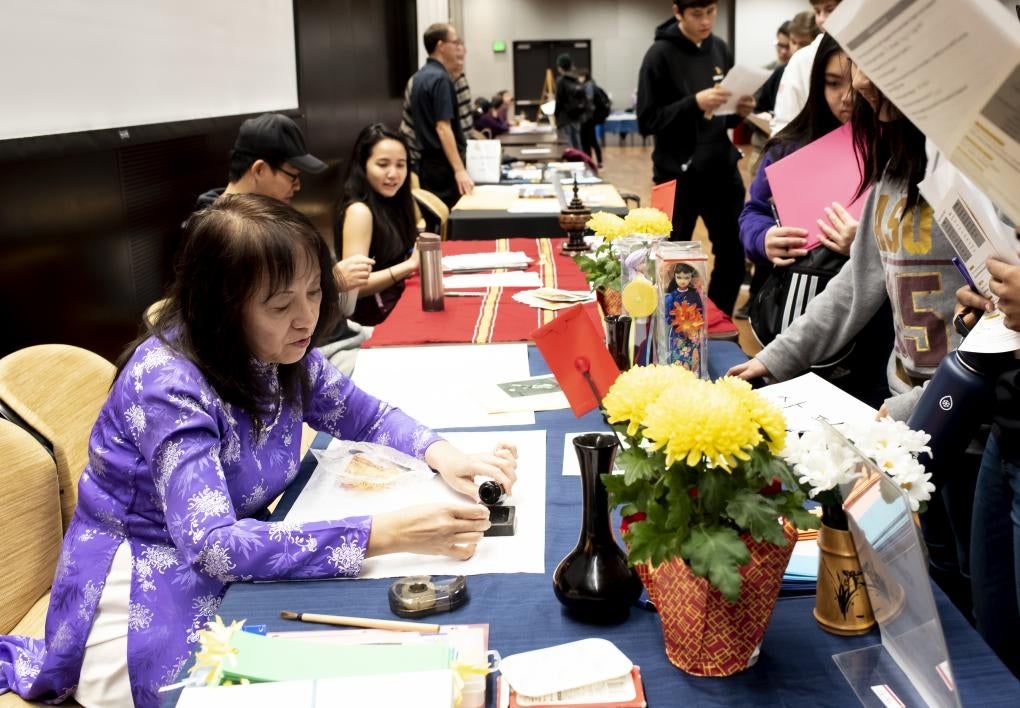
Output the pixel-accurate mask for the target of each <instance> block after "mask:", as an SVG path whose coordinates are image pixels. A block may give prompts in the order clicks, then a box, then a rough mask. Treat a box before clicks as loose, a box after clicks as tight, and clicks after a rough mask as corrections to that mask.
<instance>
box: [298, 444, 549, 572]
mask: <svg viewBox="0 0 1020 708" xmlns="http://www.w3.org/2000/svg"><path fill="white" fill-rule="evenodd" d="M443 437H444V438H446V439H447V440H449V441H450V442H451V443H453V444H454V445H456V446H457V447H458V448H459V449H460V450H463V451H464V452H481V451H484V450H491V449H493V448H495V447H496V444H497V443H500V442H509V443H513V444H514V445H516V446H517V470H518V473H517V483H516V484H515V485H514V488H513V494H512V495H511V496H510V497H508V498H507V502H506V503H507V504H512V505H514V506H515V507H516V508H517V510H516V514H517V530H516V533H515V534H514V535H513V536H493V537H486V538H483V539H482V541H481V543H479V544H478V549H477V550H476V551H475V554H474V556H472V557H471V558H470V559H468V560H466V561H459V560H456V559H453V558H447V557H445V556H425V555H419V554H416V553H391V554H388V555H384V556H376V557H373V558H368V559H366V560H365V562H364V564H363V565H362V569H361V575H360V576H359V577H362V578H392V577H398V576H404V575H478V574H481V573H544V572H545V431H544V430H508V431H484V432H480V431H474V432H452V433H443ZM451 503H453V504H463V505H466V506H467V505H470V504H471V503H472V502H471V501H470V500H469V499H467V498H466V497H463V496H461V495H459V494H457V493H456V492H454V491H453V490H452V489H450V487H448V486H447V485H446V483H445V482H444V481H443V480H442V478H440V477H439V476H438V475H436V476H435V477H433V478H432V479H428V480H424V481H421V482H417V483H409V484H405V485H397V486H395V487H393V488H392V489H384V490H354V489H344V488H341V487H339V486H338V485H337V484H336V477H335V475H331V474H329V473H328V472H326V471H325V469H324V468H323V467H322V466H321V465H320V466H318V467H316V468H315V471H314V472H312V476H311V478H309V480H308V484H307V485H305V488H304V489H303V490H301V494H300V495H299V496H298V498H297V500H296V501H295V502H294V506H293V507H292V508H291V510H290V511H289V512H288V513H287V521H296V522H308V521H322V520H330V519H342V518H345V517H348V516H365V515H371V514H377V513H380V512H385V511H396V510H398V509H402V508H404V507H408V506H416V505H420V504H451Z"/></svg>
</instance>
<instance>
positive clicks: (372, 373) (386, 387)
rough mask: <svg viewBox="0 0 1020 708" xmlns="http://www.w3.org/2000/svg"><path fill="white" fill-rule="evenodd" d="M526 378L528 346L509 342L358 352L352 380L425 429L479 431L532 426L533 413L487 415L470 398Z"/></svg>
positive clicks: (388, 348) (364, 350)
mask: <svg viewBox="0 0 1020 708" xmlns="http://www.w3.org/2000/svg"><path fill="white" fill-rule="evenodd" d="M462 277H467V276H462ZM528 376H531V370H530V367H529V366H528V345H527V344H522V343H514V344H486V345H484V346H478V345H472V344H453V345H429V346H419V347H379V348H370V349H362V350H361V351H360V352H359V353H358V365H357V366H356V367H355V369H354V376H353V377H352V378H353V379H354V383H356V384H357V385H358V386H359V387H360V388H361V389H363V390H365V391H367V392H368V393H371V394H372V395H373V396H375V397H376V398H379V399H382V400H383V401H386V402H387V403H390V404H392V405H395V406H399V407H400V408H401V410H403V411H404V412H405V413H407V414H408V415H410V416H411V417H413V418H416V419H417V420H419V421H421V422H422V423H423V424H425V425H427V426H429V427H431V428H481V427H489V426H505V425H534V423H535V416H534V414H533V413H489V412H488V411H486V410H485V408H484V407H483V406H482V405H481V404H480V403H479V402H478V400H477V399H476V397H475V395H474V390H475V389H477V388H480V387H483V386H487V385H493V384H495V383H496V382H498V381H507V380H511V379H524V378H527V377H528Z"/></svg>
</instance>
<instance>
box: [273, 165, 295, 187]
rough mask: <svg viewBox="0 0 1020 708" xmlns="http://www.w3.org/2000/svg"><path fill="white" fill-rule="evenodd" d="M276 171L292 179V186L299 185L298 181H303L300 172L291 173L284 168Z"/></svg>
mask: <svg viewBox="0 0 1020 708" xmlns="http://www.w3.org/2000/svg"><path fill="white" fill-rule="evenodd" d="M276 171H277V172H282V173H283V174H285V175H287V176H288V177H290V181H291V184H297V183H298V181H299V180H300V179H301V173H300V172H289V171H287V170H285V169H283V168H282V167H277V168H276Z"/></svg>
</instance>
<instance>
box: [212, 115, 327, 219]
mask: <svg viewBox="0 0 1020 708" xmlns="http://www.w3.org/2000/svg"><path fill="white" fill-rule="evenodd" d="M325 169H326V163H324V162H323V161H322V160H320V159H319V158H317V157H315V156H314V155H311V154H309V152H308V148H307V147H306V146H305V138H304V136H303V135H302V134H301V129H300V128H298V126H297V123H295V122H294V121H293V120H291V119H290V118H288V117H287V116H285V115H281V114H279V113H263V114H262V115H260V116H259V117H258V118H249V119H247V120H246V121H244V122H243V123H241V129H240V130H239V131H238V133H237V140H236V141H234V148H233V150H231V151H230V168H229V171H228V173H227V179H228V184H227V186H226V187H220V188H218V189H210V190H209V191H208V192H205V193H204V194H202V195H201V196H200V197H199V198H198V208H200V209H201V208H203V207H206V206H209V205H210V204H212V203H213V202H214V201H216V199H217V198H219V196H220V195H222V194H262V195H264V196H267V197H273V198H274V199H279V200H280V201H281V202H285V203H287V204H290V200H291V199H293V198H294V194H295V193H297V191H298V190H299V189H301V173H302V172H310V173H312V174H317V173H319V172H322V171H323V170H325Z"/></svg>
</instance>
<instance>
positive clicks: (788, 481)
mask: <svg viewBox="0 0 1020 708" xmlns="http://www.w3.org/2000/svg"><path fill="white" fill-rule="evenodd" d="M766 474H767V475H768V476H769V478H770V479H774V478H776V477H778V478H779V481H780V482H782V483H783V487H784V488H786V489H800V488H801V484H800V482H799V481H797V474H796V473H795V472H794V471H793V469H792V468H791V467H790V465H788V464H786V462H785V461H784V460H783V459H781V458H779V457H773V458H772V459H770V460H769V462H768V466H767V468H766Z"/></svg>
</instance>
